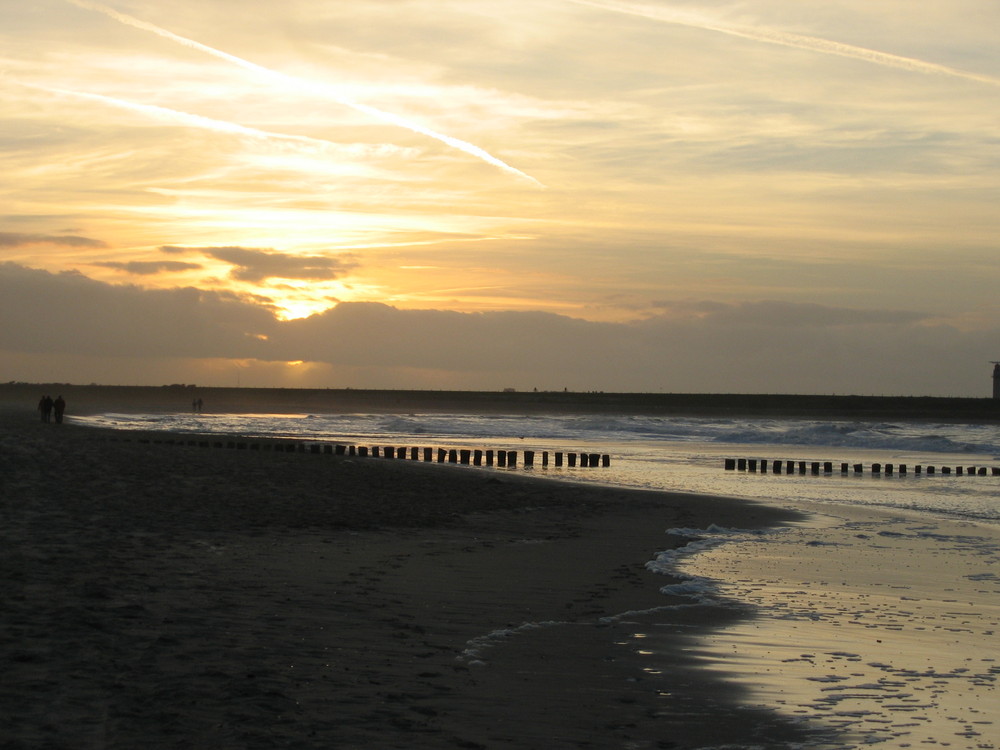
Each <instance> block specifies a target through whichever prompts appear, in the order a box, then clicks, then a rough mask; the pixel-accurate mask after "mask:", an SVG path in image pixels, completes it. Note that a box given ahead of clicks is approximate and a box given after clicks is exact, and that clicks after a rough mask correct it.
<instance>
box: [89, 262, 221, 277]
mask: <svg viewBox="0 0 1000 750" xmlns="http://www.w3.org/2000/svg"><path fill="white" fill-rule="evenodd" d="M92 265H95V266H102V267H103V268H114V269H115V270H118V271H125V272H126V273H131V274H135V275H136V276H149V275H152V274H157V273H161V272H164V271H166V272H168V273H173V272H176V271H194V270H197V269H199V268H201V267H202V266H201V264H200V263H185V262H183V261H179V260H149V261H143V260H133V261H129V262H119V261H113V260H109V261H103V262H100V263H93V264H92Z"/></svg>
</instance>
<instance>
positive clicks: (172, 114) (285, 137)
mask: <svg viewBox="0 0 1000 750" xmlns="http://www.w3.org/2000/svg"><path fill="white" fill-rule="evenodd" d="M16 83H17V85H19V86H25V87H27V88H31V89H37V90H39V91H48V92H49V93H52V94H61V95H63V96H73V97H77V98H79V99H89V100H90V101H95V102H101V103H102V104H109V105H111V106H113V107H119V108H121V109H127V110H131V111H132V112H138V113H140V114H144V115H150V116H151V117H157V118H161V119H164V118H165V119H169V120H175V121H178V122H181V123H184V124H185V125H189V126H191V127H195V128H201V129H204V130H214V131H216V132H219V133H230V134H232V135H242V136H249V137H251V138H264V139H267V140H280V141H292V142H294V143H303V144H307V145H309V146H314V147H320V148H323V149H329V148H330V147H331V146H333V147H336V146H339V145H340V144H337V143H334V142H333V141H327V140H323V139H322V138H310V137H309V136H307V135H291V134H289V133H276V132H274V131H270V130H259V129H258V128H249V127H246V126H244V125H238V124H236V123H234V122H227V121H226V120H215V119H213V118H211V117H203V116H202V115H194V114H191V113H190V112H182V111H180V110H177V109H170V108H168V107H158V106H156V105H155V104H140V103H138V102H130V101H127V100H125V99H117V98H115V97H112V96H104V95H103V94H91V93H89V92H86V91H71V90H69V89H60V88H53V87H51V86H39V85H37V84H33V83H20V82H16Z"/></svg>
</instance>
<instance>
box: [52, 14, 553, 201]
mask: <svg viewBox="0 0 1000 750" xmlns="http://www.w3.org/2000/svg"><path fill="white" fill-rule="evenodd" d="M66 2H68V3H70V4H71V5H75V6H77V7H78V8H83V9H84V10H92V11H96V12H98V13H103V14H104V15H106V16H108V17H109V18H112V19H114V20H116V21H118V22H119V23H123V24H125V25H127V26H132V27H133V28H136V29H140V30H142V31H148V32H150V33H152V34H156V35H157V36H160V37H163V38H164V39H169V40H170V41H172V42H176V43H177V44H180V45H182V46H184V47H188V48H190V49H195V50H198V51H199V52H204V53H205V54H207V55H211V56H212V57H215V58H218V59H220V60H225V61H226V62H229V63H232V64H233V65H237V66H239V67H241V68H243V69H244V70H248V71H250V72H252V73H254V74H256V75H258V76H261V77H263V78H265V79H267V80H270V81H271V82H273V83H277V84H279V85H281V86H283V87H289V86H291V87H294V88H296V89H299V90H302V91H305V92H306V93H308V94H311V95H314V96H317V95H318V96H323V97H325V98H327V99H331V100H333V101H335V102H337V103H338V104H341V105H343V106H345V107H349V108H351V109H353V110H355V111H357V112H361V113H363V114H366V115H369V116H371V117H374V118H377V119H379V120H382V121H383V122H387V123H390V124H391V125H396V126H397V127H400V128H405V129H407V130H410V131H412V132H414V133H419V134H420V135H425V136H427V137H429V138H433V139H435V140H437V141H440V142H441V143H444V144H445V145H447V146H450V147H452V148H455V149H458V150H459V151H462V152H464V153H466V154H469V155H470V156H475V157H476V158H478V159H481V160H482V161H485V162H486V163H488V164H492V165H493V166H495V167H499V168H500V169H502V170H504V171H505V172H509V173H510V174H514V175H517V176H518V177H521V178H522V179H525V180H528V181H529V182H531V183H533V184H535V185H537V186H539V187H544V186H543V185H542V183H540V182H539V181H538V180H536V179H535V178H534V177H532V176H531V175H529V174H526V173H524V172H522V171H521V170H519V169H517V168H515V167H512V166H511V165H510V164H507V163H506V162H504V161H502V160H501V159H498V158H497V157H495V156H493V155H492V154H490V153H489V152H487V151H485V150H484V149H482V148H480V147H479V146H476V145H474V144H472V143H468V142H466V141H463V140H460V139H458V138H454V137H453V136H450V135H445V134H444V133H439V132H437V131H435V130H431V129H430V128H427V127H424V126H423V125H420V124H419V123H415V122H412V121H411V120H408V119H406V118H404V117H401V116H400V115H397V114H394V113H392V112H386V111H384V110H381V109H378V108H376V107H372V106H371V105H368V104H363V103H361V102H357V101H354V100H353V99H350V98H348V97H345V96H343V95H342V94H341V93H340V92H339V91H337V90H336V89H334V88H333V87H331V86H328V85H326V84H323V83H317V82H315V81H307V80H304V79H301V78H296V77H295V76H290V75H287V74H285V73H281V72H279V71H276V70H271V69H270V68H265V67H264V66H262V65H258V64H257V63H253V62H250V61H249V60H244V59H243V58H242V57H237V56H236V55H231V54H229V53H228V52H223V51H222V50H219V49H216V48H215V47H210V46H208V45H207V44H202V43H201V42H197V41H195V40H193V39H188V38H187V37H183V36H180V35H179V34H175V33H173V32H172V31H168V30H166V29H163V28H161V27H159V26H156V25H155V24H152V23H149V22H147V21H142V20H140V19H138V18H135V17H133V16H129V15H126V14H125V13H120V12H119V11H117V10H115V9H114V8H110V7H108V6H107V5H103V4H101V3H94V2H89V0H66Z"/></svg>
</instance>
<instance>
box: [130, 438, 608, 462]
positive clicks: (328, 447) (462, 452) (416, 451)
mask: <svg viewBox="0 0 1000 750" xmlns="http://www.w3.org/2000/svg"><path fill="white" fill-rule="evenodd" d="M141 442H151V443H166V444H171V445H175V444H181V445H190V446H198V447H201V448H209V447H211V448H229V449H232V450H251V451H275V452H280V451H284V452H286V453H314V454H326V455H336V456H357V457H360V458H366V457H371V458H390V459H400V460H410V461H420V460H423V461H428V462H433V461H436V462H437V463H439V464H443V463H451V464H466V465H471V466H498V467H506V468H514V467H516V466H517V465H518V461H519V459H520V460H521V461H522V462H523V465H524V466H525V467H531V466H535V461H536V459H537V460H538V462H539V463H540V464H541V466H542V467H543V468H545V467H548V466H549V463H550V459H551V462H552V464H553V465H554V466H556V467H557V468H558V467H562V466H568V467H570V468H575V467H577V466H579V467H583V468H586V467H597V466H610V465H611V456H610V455H608V454H606V453H604V454H601V453H565V452H562V451H554V452H552V453H550V452H549V451H529V450H526V451H522V452H521V453H520V454H519V453H518V451H514V450H480V449H472V448H450V449H449V448H416V447H409V446H407V447H397V446H388V445H373V446H367V445H341V444H339V443H307V442H304V441H274V442H264V443H250V442H244V441H237V440H227V441H225V442H223V441H221V440H214V441H212V440H193V439H186V440H182V439H174V438H165V439H148V438H144V439H142V441H141Z"/></svg>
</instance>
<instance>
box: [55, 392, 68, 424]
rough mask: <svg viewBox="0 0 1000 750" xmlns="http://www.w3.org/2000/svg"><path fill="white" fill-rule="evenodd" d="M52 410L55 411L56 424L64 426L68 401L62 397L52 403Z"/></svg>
mask: <svg viewBox="0 0 1000 750" xmlns="http://www.w3.org/2000/svg"><path fill="white" fill-rule="evenodd" d="M52 408H53V410H54V411H55V415H56V424H62V419H63V412H65V411H66V401H65V400H63V397H62V396H59V397H58V398H57V399H56V400H55V401H53V402H52Z"/></svg>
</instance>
